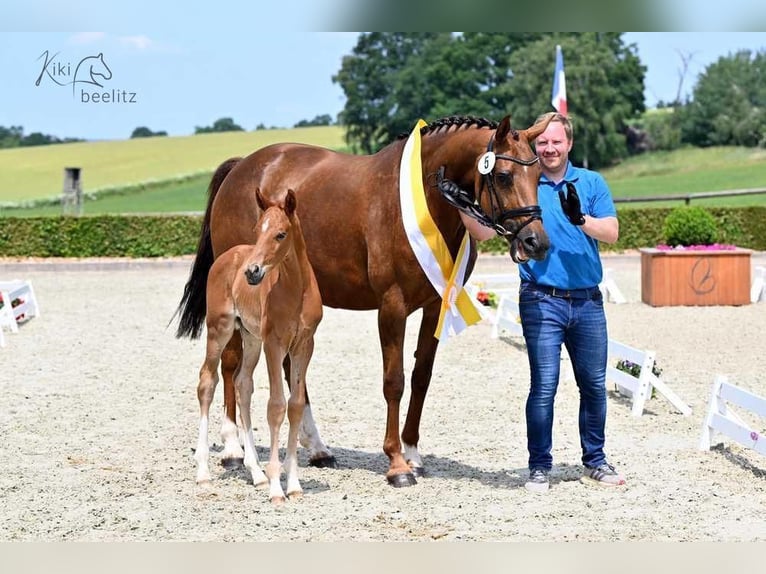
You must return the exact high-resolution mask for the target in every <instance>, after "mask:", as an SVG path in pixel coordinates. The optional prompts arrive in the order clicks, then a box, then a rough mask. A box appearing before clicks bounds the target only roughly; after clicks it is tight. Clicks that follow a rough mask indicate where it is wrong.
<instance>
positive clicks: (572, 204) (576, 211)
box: [559, 182, 585, 225]
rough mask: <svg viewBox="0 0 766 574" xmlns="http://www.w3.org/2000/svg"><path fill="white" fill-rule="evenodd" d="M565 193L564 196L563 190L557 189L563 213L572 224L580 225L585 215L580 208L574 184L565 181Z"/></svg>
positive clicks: (583, 221)
mask: <svg viewBox="0 0 766 574" xmlns="http://www.w3.org/2000/svg"><path fill="white" fill-rule="evenodd" d="M566 185H567V195H566V197H564V191H563V190H559V201H561V209H563V210H564V214H565V215H566V216H567V218H569V221H570V222H571V223H572V225H582V224H584V223H585V216H584V215H583V214H582V209H581V208H580V198H579V197H578V195H577V190H576V189H575V186H574V185H573V184H571V183H569V182H567V184H566Z"/></svg>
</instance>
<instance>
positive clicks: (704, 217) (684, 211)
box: [639, 206, 752, 307]
mask: <svg viewBox="0 0 766 574" xmlns="http://www.w3.org/2000/svg"><path fill="white" fill-rule="evenodd" d="M662 231H663V236H664V240H665V243H664V244H661V245H658V246H656V247H654V248H651V249H640V250H639V251H640V252H641V300H642V301H643V302H644V303H647V304H649V305H652V306H653V307H659V306H667V305H747V304H748V303H750V255H751V254H752V251H751V250H749V249H741V248H739V247H736V246H734V245H726V244H721V243H718V242H717V239H718V236H719V233H718V226H717V223H716V220H715V218H714V217H713V216H712V215H711V214H710V212H708V211H707V210H705V209H704V208H702V207H697V206H681V207H676V208H674V209H673V210H671V211H670V212H669V213H668V215H667V217H666V218H665V221H664V223H663V229H662Z"/></svg>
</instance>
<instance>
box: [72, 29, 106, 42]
mask: <svg viewBox="0 0 766 574" xmlns="http://www.w3.org/2000/svg"><path fill="white" fill-rule="evenodd" d="M104 38H106V34H105V33H104V32H78V33H77V34H75V35H74V36H70V37H69V42H70V43H72V44H93V43H95V42H98V41H99V40H103V39H104Z"/></svg>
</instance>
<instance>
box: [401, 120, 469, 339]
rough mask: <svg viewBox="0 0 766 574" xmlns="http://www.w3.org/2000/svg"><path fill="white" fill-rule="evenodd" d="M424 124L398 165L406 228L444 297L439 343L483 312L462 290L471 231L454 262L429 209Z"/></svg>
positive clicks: (438, 331)
mask: <svg viewBox="0 0 766 574" xmlns="http://www.w3.org/2000/svg"><path fill="white" fill-rule="evenodd" d="M425 125H426V123H425V122H424V121H423V120H419V121H418V123H417V124H416V125H415V129H413V130H412V133H411V134H410V136H409V138H408V139H407V143H406V144H405V146H404V151H403V152H402V161H401V166H400V168H399V198H400V201H401V206H402V221H403V223H404V230H405V231H406V233H407V239H408V240H409V242H410V246H411V247H412V251H413V252H414V253H415V257H416V258H417V260H418V262H419V263H420V267H421V268H422V269H423V271H424V272H425V274H426V276H427V277H428V280H429V281H430V282H431V285H433V287H434V289H436V292H437V293H438V294H439V296H440V297H441V298H442V308H441V312H440V313H439V323H438V325H437V326H436V332H435V333H434V337H436V338H437V339H439V341H440V342H446V341H447V339H448V338H449V336H450V335H457V334H458V333H460V332H461V331H463V329H465V328H466V327H468V326H469V325H473V324H474V323H478V322H479V321H480V320H481V315H480V314H479V311H478V310H477V308H476V305H477V304H476V303H474V302H473V299H471V297H470V296H469V295H468V293H466V291H465V289H463V283H464V281H465V271H466V266H467V265H468V260H469V258H470V257H469V256H470V254H471V243H470V241H469V238H468V232H467V231H466V233H465V235H464V236H463V241H462V243H461V244H460V249H459V251H458V254H457V262H456V263H455V262H454V261H453V260H452V255H451V254H450V252H449V248H448V247H447V243H446V242H445V241H444V237H443V236H442V234H441V232H440V231H439V228H438V227H437V226H436V223H435V222H434V220H433V218H432V217H431V213H430V212H429V211H428V205H427V203H426V195H425V190H424V189H423V168H422V165H421V161H420V128H422V127H423V126H425Z"/></svg>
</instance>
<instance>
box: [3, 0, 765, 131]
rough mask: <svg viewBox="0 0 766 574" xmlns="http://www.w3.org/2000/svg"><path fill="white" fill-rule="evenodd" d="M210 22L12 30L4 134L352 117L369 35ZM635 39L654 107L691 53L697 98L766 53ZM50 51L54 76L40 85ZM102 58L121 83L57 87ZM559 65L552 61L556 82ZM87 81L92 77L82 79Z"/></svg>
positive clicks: (679, 37)
mask: <svg viewBox="0 0 766 574" xmlns="http://www.w3.org/2000/svg"><path fill="white" fill-rule="evenodd" d="M208 16H209V14H206V13H205V12H204V11H203V12H197V13H196V18H197V19H198V20H197V22H196V25H189V26H186V25H184V26H179V27H177V28H172V27H169V26H162V25H159V24H157V23H156V22H157V20H152V21H151V22H150V23H149V24H147V25H144V26H138V27H136V28H135V29H133V30H130V31H127V32H88V33H76V32H65V33H64V32H36V33H15V32H0V69H2V70H3V76H4V77H3V79H2V82H1V83H0V125H2V126H9V125H20V126H23V128H24V132H25V133H27V134H28V133H31V132H35V131H40V132H43V133H47V134H52V135H56V136H59V137H80V138H86V139H122V138H127V137H129V136H130V133H131V132H132V131H133V129H134V128H135V127H137V126H146V127H149V128H150V129H152V130H155V131H156V130H165V131H167V132H168V133H169V134H170V135H188V134H191V133H193V132H194V127H195V126H207V125H210V124H212V123H213V122H214V121H215V120H216V119H218V118H220V117H232V118H233V119H234V121H235V122H237V123H238V124H240V125H241V126H242V127H243V128H245V129H248V130H251V129H254V128H255V126H257V125H258V124H261V123H262V124H265V125H266V126H277V127H291V126H292V125H294V124H295V123H296V122H298V121H300V120H303V119H312V118H314V117H315V116H317V115H320V114H331V115H333V116H335V114H337V113H338V112H339V111H340V110H341V109H342V108H343V105H344V101H345V99H344V96H343V92H342V90H341V89H340V87H339V86H338V85H336V84H333V82H332V79H331V78H332V76H333V75H334V74H335V73H337V71H338V70H339V69H340V65H341V59H342V57H343V56H344V55H346V54H349V53H350V52H351V50H352V48H353V46H354V45H355V43H356V38H357V35H358V34H357V33H355V32H310V31H305V30H300V29H297V28H299V27H298V26H291V27H290V30H291V31H287V32H286V31H285V28H284V27H283V26H279V25H276V24H275V23H274V21H273V20H270V21H269V22H270V24H265V23H260V22H259V21H258V19H257V18H255V19H249V20H245V19H243V20H241V21H232V22H228V23H227V24H226V25H220V23H219V24H218V25H215V26H210V30H209V31H206V32H204V33H203V32H202V30H203V29H204V24H205V18H206V17H208ZM304 16H305V17H306V18H309V19H310V14H304ZM166 17H167V15H166ZM185 18H187V19H188V14H187V15H185ZM134 26H135V24H134ZM625 40H626V42H629V43H636V44H637V45H638V51H639V56H640V58H641V60H642V62H643V63H644V65H646V66H647V68H648V70H647V74H646V78H645V86H646V90H645V97H646V103H647V106H649V107H652V106H653V105H654V104H655V103H656V102H657V101H658V100H664V101H670V100H672V99H674V98H675V95H676V91H677V89H678V82H679V70H680V68H681V63H682V58H681V55H683V56H685V57H690V64H689V70H688V72H687V74H686V80H685V83H684V86H683V87H684V90H683V93H684V94H685V95H686V94H689V93H690V91H691V89H692V88H693V86H694V83H695V82H696V78H697V76H698V75H699V74H700V73H701V72H702V71H704V69H705V67H706V66H707V65H709V64H711V63H712V62H715V61H716V60H717V59H718V58H719V57H721V56H725V55H727V54H729V53H732V52H735V51H737V50H739V49H750V50H759V49H766V33H764V32H750V33H744V32H723V33H718V32H712V33H702V32H684V33H681V32H630V33H626V35H625ZM46 50H47V52H48V63H49V66H48V68H47V70H48V72H50V73H49V74H43V77H42V78H41V81H40V84H39V85H35V82H36V80H37V79H38V77H39V76H40V74H41V72H42V70H43V66H44V62H45V56H44V55H43V54H44V52H45V51H46ZM98 53H103V55H104V61H105V62H106V64H107V66H108V68H109V72H108V73H109V74H110V75H111V77H110V78H109V79H108V80H106V79H99V78H101V77H100V76H93V78H94V79H95V80H96V81H99V82H100V83H101V84H102V86H101V87H99V86H96V85H93V84H85V83H79V84H77V85H76V86H75V90H74V92H73V90H72V86H71V85H68V86H60V85H58V84H56V83H55V82H54V79H59V80H62V83H65V82H66V81H69V80H70V79H71V78H72V77H73V73H74V69H75V67H76V66H77V64H78V63H79V62H80V61H81V60H82V59H83V58H86V57H88V56H95V55H97V54H98ZM54 54H57V55H56V56H55V58H54ZM553 60H554V54H553V53H552V54H551V70H550V75H551V76H552V69H553ZM564 60H565V63H566V54H564ZM88 63H90V61H88ZM67 66H68V67H67ZM83 71H84V68H83ZM56 72H59V73H58V75H57V73H56ZM104 73H105V74H106V73H107V72H104ZM541 73H545V74H548V73H549V71H544V72H541ZM79 78H86V76H84V75H82V73H78V79H79ZM94 92H96V93H98V94H99V96H98V97H99V99H103V95H102V94H103V93H104V92H106V93H107V94H108V96H107V97H108V98H109V99H110V100H111V101H109V102H102V101H99V102H93V101H92V94H93V93H94ZM83 99H87V100H88V101H87V102H86V101H83ZM570 99H571V98H570ZM114 100H118V101H114ZM122 100H127V101H122ZM131 100H132V101H131ZM571 105H572V103H571V102H570V106H571Z"/></svg>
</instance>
